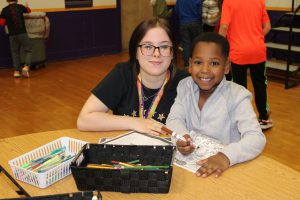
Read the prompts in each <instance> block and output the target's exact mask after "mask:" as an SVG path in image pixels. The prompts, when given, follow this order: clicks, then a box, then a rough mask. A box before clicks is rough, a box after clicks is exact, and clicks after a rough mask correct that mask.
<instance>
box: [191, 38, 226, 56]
mask: <svg viewBox="0 0 300 200" xmlns="http://www.w3.org/2000/svg"><path fill="white" fill-rule="evenodd" d="M199 42H212V43H215V44H217V45H219V46H220V47H221V51H222V54H223V56H225V57H226V58H227V57H228V55H229V43H228V41H227V39H226V38H225V37H223V36H221V35H219V34H217V33H203V34H202V35H199V36H197V37H196V38H195V39H194V41H193V44H192V53H193V52H194V49H195V47H196V45H197V44H198V43H199Z"/></svg>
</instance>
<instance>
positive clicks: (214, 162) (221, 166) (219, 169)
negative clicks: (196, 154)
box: [196, 152, 230, 178]
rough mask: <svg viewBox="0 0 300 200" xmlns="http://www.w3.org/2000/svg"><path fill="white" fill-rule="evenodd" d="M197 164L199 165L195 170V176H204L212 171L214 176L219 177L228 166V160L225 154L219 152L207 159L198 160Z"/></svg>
mask: <svg viewBox="0 0 300 200" xmlns="http://www.w3.org/2000/svg"><path fill="white" fill-rule="evenodd" d="M197 164H198V165H201V167H200V168H199V169H198V170H197V172H196V175H197V176H201V177H204V178H205V177H208V176H209V175H211V174H213V173H214V174H215V176H216V177H219V176H221V175H222V173H223V172H224V171H225V170H226V169H228V168H229V166H230V161H229V159H228V157H227V156H226V155H225V154H223V153H221V152H219V153H217V154H216V155H213V156H211V157H209V158H207V159H204V160H199V161H198V162H197Z"/></svg>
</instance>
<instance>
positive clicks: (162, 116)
mask: <svg viewBox="0 0 300 200" xmlns="http://www.w3.org/2000/svg"><path fill="white" fill-rule="evenodd" d="M164 118H166V117H165V116H164V113H162V114H158V118H157V119H159V120H160V121H163V119H164Z"/></svg>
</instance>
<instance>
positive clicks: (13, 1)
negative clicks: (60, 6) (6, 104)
mask: <svg viewBox="0 0 300 200" xmlns="http://www.w3.org/2000/svg"><path fill="white" fill-rule="evenodd" d="M7 3H8V4H9V5H8V6H6V7H5V8H3V9H2V11H1V15H0V25H1V26H4V25H7V27H8V32H9V43H10V50H11V55H12V60H13V65H14V68H15V71H14V75H13V76H14V77H15V78H19V77H21V73H20V72H22V74H23V75H24V76H25V77H29V68H30V67H29V66H30V64H31V57H32V49H31V46H30V45H29V39H28V36H27V31H26V27H25V21H24V17H23V13H30V12H31V10H30V8H29V7H28V6H26V7H25V6H23V5H21V4H17V3H18V0H7ZM21 46H22V47H23V48H24V50H25V53H26V54H25V65H24V67H22V66H21V64H20V48H21Z"/></svg>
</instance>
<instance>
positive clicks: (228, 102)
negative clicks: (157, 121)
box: [167, 33, 266, 177]
mask: <svg viewBox="0 0 300 200" xmlns="http://www.w3.org/2000/svg"><path fill="white" fill-rule="evenodd" d="M228 53H229V43H228V41H227V40H226V39H225V38H224V37H222V36H220V35H218V34H216V33H205V34H203V35H201V36H199V37H197V38H196V39H195V40H194V43H193V45H192V57H191V58H190V60H189V72H190V73H191V75H192V77H187V78H185V79H183V80H182V81H181V82H180V83H179V85H178V87H177V97H176V99H175V103H174V104H173V106H172V108H171V111H170V114H169V116H168V119H167V126H168V127H169V128H170V129H172V130H174V131H176V132H177V133H180V134H182V135H184V137H185V138H186V139H187V142H184V141H182V140H178V141H177V143H176V145H177V148H178V150H179V152H180V153H182V154H184V155H187V154H190V153H192V152H193V151H194V150H195V148H194V146H195V145H192V144H191V140H192V139H191V138H190V136H189V134H188V133H189V132H190V131H192V130H193V131H195V132H201V133H205V134H206V135H207V136H209V137H212V138H215V139H217V140H219V141H220V142H222V143H223V144H225V145H226V146H225V147H224V148H223V149H222V150H221V151H220V152H219V153H217V154H216V155H214V156H211V157H209V158H207V159H204V160H200V161H198V162H197V164H199V165H201V167H200V168H199V169H198V171H197V172H196V175H197V176H201V177H207V176H209V175H211V174H215V175H216V177H218V176H220V175H221V174H222V172H224V171H225V170H226V169H227V168H229V167H230V166H232V165H234V164H237V163H240V162H244V161H247V160H250V159H253V158H255V157H256V156H258V155H259V154H260V153H261V152H262V150H263V148H264V146H265V143H266V139H265V136H264V134H263V133H262V131H261V128H260V126H259V123H258V121H257V119H256V115H255V113H254V111H253V107H252V104H251V94H250V92H249V91H248V90H247V89H245V88H244V87H242V86H240V85H238V84H236V83H233V82H229V81H226V79H225V76H224V75H225V74H226V73H228V72H229V69H230V62H229V60H228ZM200 148H201V147H200Z"/></svg>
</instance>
